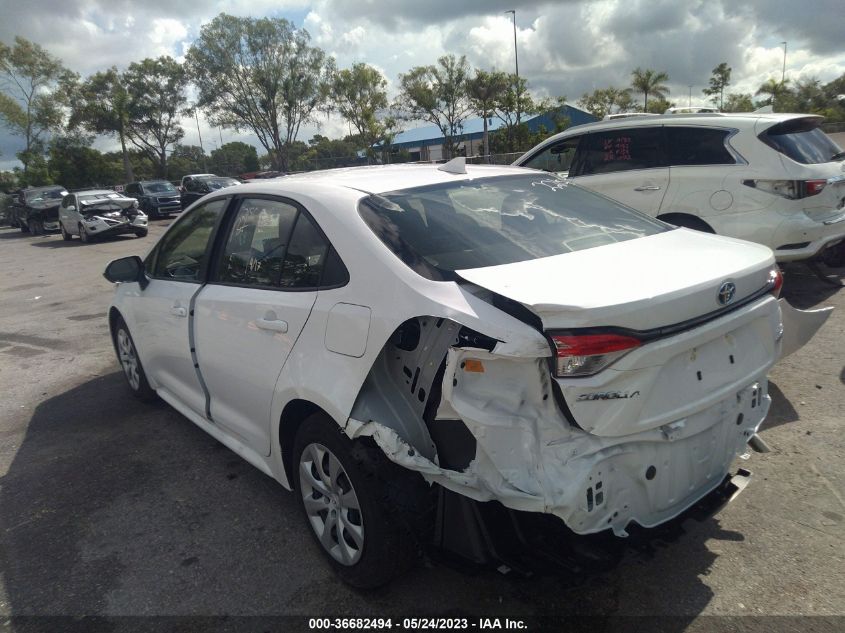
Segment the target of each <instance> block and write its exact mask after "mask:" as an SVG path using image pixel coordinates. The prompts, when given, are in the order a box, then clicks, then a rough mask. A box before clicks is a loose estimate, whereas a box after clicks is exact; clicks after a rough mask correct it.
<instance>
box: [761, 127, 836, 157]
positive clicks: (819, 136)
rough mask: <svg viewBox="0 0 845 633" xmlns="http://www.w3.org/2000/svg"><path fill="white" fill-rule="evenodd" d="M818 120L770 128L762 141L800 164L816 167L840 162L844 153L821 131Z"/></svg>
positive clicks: (762, 136)
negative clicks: (836, 161)
mask: <svg viewBox="0 0 845 633" xmlns="http://www.w3.org/2000/svg"><path fill="white" fill-rule="evenodd" d="M819 123H820V121H819V120H818V119H793V120H791V121H785V122H784V123H779V124H777V125H774V126H772V127H770V128H769V129H768V130H766V131H765V132H763V134H761V135H760V140H761V141H763V142H764V143H765V144H766V145H768V146H769V147H772V148H773V149H775V150H777V151H778V152H780V153H781V154H783V155H784V156H787V157H789V158H791V159H792V160H794V161H795V162H798V163H803V164H805V165H816V164H818V163H827V162H829V161H831V160H839V159H841V156H839V155H840V154H841V153H842V148H840V147H839V146H838V145H837V144H836V143H834V142H833V139H831V138H830V137H829V136H828V135H827V134H825V133H824V132H822V131H821V130H820V129H819Z"/></svg>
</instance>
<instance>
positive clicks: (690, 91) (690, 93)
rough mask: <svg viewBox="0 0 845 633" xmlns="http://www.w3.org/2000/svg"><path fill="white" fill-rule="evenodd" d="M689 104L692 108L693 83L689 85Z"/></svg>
mask: <svg viewBox="0 0 845 633" xmlns="http://www.w3.org/2000/svg"><path fill="white" fill-rule="evenodd" d="M687 105H688V106H689V107H690V108H691V107H692V84H690V85H689V101H688V102H687Z"/></svg>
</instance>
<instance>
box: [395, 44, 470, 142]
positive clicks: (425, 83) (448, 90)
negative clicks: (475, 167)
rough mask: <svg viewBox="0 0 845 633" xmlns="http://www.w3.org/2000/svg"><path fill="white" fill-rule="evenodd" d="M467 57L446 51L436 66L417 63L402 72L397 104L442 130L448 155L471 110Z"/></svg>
mask: <svg viewBox="0 0 845 633" xmlns="http://www.w3.org/2000/svg"><path fill="white" fill-rule="evenodd" d="M469 72H470V68H469V64H468V63H467V60H466V57H464V56H461V57H460V58H458V57H455V56H454V55H444V56H443V57H441V58H440V59H438V60H437V65H435V66H416V67H414V68H412V69H411V70H409V71H408V72H407V73H405V74H401V75H399V84H400V88H399V102H398V106H399V108H400V109H401V110H403V111H404V112H405V114H406V116H407V117H408V118H410V119H419V120H423V121H428V122H429V123H433V124H434V125H436V126H437V127H438V128H439V129H440V132H441V133H442V134H443V139H444V141H443V152H444V157H445V158H447V159H448V158H452V155H453V153H454V151H455V146H456V139H455V137H456V136H459V135H460V134H461V132H462V131H463V124H464V121H465V120H466V118H467V116H468V115H469V114H470V112H471V111H472V109H471V106H470V102H469V97H468V95H467V80H468V79H469Z"/></svg>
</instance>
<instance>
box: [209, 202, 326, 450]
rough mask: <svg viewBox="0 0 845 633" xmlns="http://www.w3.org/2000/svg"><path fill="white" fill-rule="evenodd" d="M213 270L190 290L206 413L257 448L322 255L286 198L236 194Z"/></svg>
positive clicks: (301, 213) (302, 215)
mask: <svg viewBox="0 0 845 633" xmlns="http://www.w3.org/2000/svg"><path fill="white" fill-rule="evenodd" d="M228 226H229V229H228V234H227V235H226V236H225V239H224V240H222V241H221V242H220V243H221V244H222V245H223V246H222V249H221V253H220V257H219V258H218V260H217V262H216V270H215V272H214V273H213V275H212V278H211V280H210V282H209V283H208V285H206V286H205V287H204V288H203V290H202V292H200V294H199V295H198V297H197V301H196V307H195V316H194V320H195V337H196V348H197V359H198V363H199V367H200V371H201V372H202V376H203V380H204V381H205V384H206V386H207V389H208V393H209V397H210V411H211V418H212V419H213V421H214V422H215V423H216V424H219V425H221V426H223V427H225V428H226V429H227V430H229V431H230V432H232V433H233V434H234V435H236V436H238V437H239V438H240V439H241V440H242V441H243V442H245V443H246V444H248V445H249V446H251V447H252V448H254V449H255V450H256V451H258V452H259V453H261V454H263V455H267V454H269V453H270V433H269V431H270V408H271V404H272V401H273V392H274V389H275V386H276V382H277V379H278V377H279V374H280V373H281V371H282V367H283V366H284V364H285V361H286V360H287V358H288V355H289V354H290V352H291V349H292V348H293V346H294V344H295V343H296V340H297V338H298V337H299V334H300V333H301V332H302V329H303V328H304V326H305V323H306V321H307V320H308V317H309V315H310V314H311V309H312V307H313V306H314V302H315V300H316V298H317V289H318V288H319V286H320V281H321V278H322V276H323V272H324V268H326V262H327V261H328V260H329V259H331V258H330V246H329V243H328V241H327V240H326V238H325V237H324V236H323V234H322V233H321V232H320V230H319V229H318V227H317V225H316V223H315V222H314V221H313V219H312V218H311V217H310V215H309V214H308V213H307V212H306V211H305V210H304V209H303V208H302V207H301V206H299V205H298V204H297V203H295V202H293V201H292V200H288V199H282V198H274V197H259V196H250V197H244V198H242V199H240V201H239V203H238V207H237V212H236V213H235V214H234V217H233V219H232V221H231V222H230V223H229V224H228Z"/></svg>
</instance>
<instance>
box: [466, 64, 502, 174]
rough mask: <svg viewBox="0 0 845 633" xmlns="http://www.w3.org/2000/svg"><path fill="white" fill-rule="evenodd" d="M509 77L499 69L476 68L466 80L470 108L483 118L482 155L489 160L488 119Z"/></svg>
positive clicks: (494, 109)
mask: <svg viewBox="0 0 845 633" xmlns="http://www.w3.org/2000/svg"><path fill="white" fill-rule="evenodd" d="M508 84H509V78H508V75H507V73H503V72H501V71H493V72H487V71H485V70H476V71H475V77H473V78H472V79H470V80H469V81H468V82H467V93H468V95H469V101H470V104H471V106H472V110H473V112H474V113H475V114H477V115H478V116H480V117H482V118H483V119H484V137H483V138H484V156H485V159H486V161H487V162H490V135H489V133H488V130H487V126H488V121H489V119H490V118H492V117H493V115H494V114H495V113H496V103H497V101H498V99H499V97H500V96H501V95H502V93H504V92H505V91H506V90H507V89H508Z"/></svg>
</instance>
